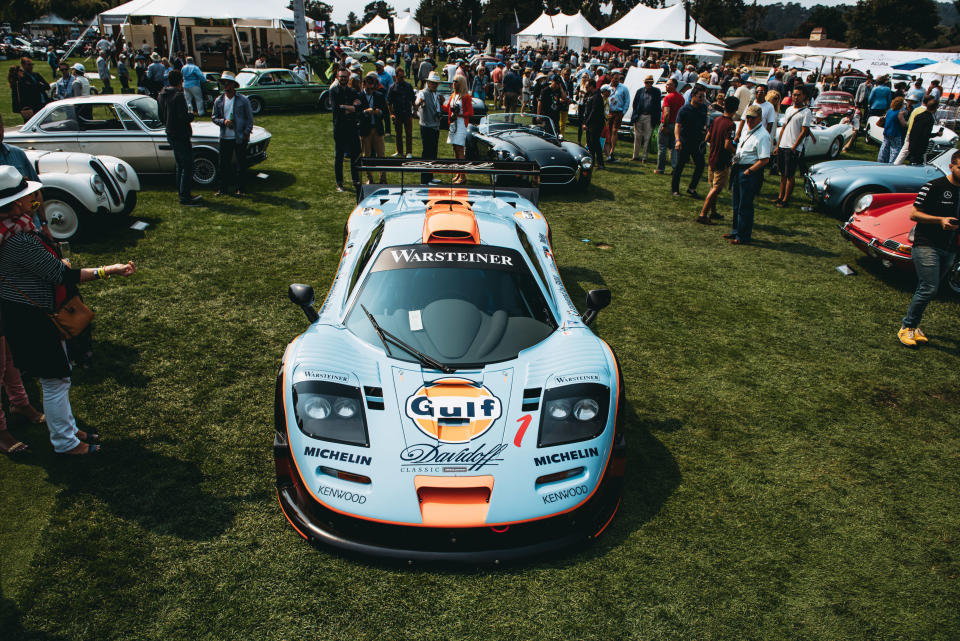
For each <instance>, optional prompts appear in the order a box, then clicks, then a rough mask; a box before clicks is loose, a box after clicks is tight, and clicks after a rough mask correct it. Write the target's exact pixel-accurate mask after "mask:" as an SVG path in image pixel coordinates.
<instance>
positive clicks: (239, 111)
mask: <svg viewBox="0 0 960 641" xmlns="http://www.w3.org/2000/svg"><path fill="white" fill-rule="evenodd" d="M220 84H221V85H222V86H223V93H222V94H220V96H218V97H217V99H216V100H215V101H214V103H213V124H215V125H217V126H219V127H220V166H219V169H218V171H217V173H218V176H219V183H220V184H219V187H218V188H217V193H216V194H214V195H216V196H222V195H224V194H226V193H228V192H229V191H230V190H235V191H234V194H235V195H237V196H242V195H243V174H244V172H245V171H246V169H247V143H248V142H249V141H250V132H251V131H253V109H251V108H250V100H248V99H247V97H246V96H244V95H243V94H239V93H237V87H239V86H240V85H239V84H238V83H237V78H236V77H235V76H234V75H233V73H232V72H230V71H224V72H223V73H222V74H221V75H220Z"/></svg>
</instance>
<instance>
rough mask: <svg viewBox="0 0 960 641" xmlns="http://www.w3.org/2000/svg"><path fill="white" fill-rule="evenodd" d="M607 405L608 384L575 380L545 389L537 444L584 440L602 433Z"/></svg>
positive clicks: (608, 404)
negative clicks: (576, 382)
mask: <svg viewBox="0 0 960 641" xmlns="http://www.w3.org/2000/svg"><path fill="white" fill-rule="evenodd" d="M609 409H610V388H608V387H607V386H606V385H600V384H599V383H578V384H576V385H565V386H563V387H555V388H553V389H548V390H547V391H546V392H545V393H544V395H543V412H541V414H540V435H539V438H538V439H537V447H549V446H553V445H563V444H564V443H574V442H576V441H586V440H589V439H592V438H596V437H598V436H600V434H602V433H603V430H604V429H605V428H606V426H607V411H608V410H609Z"/></svg>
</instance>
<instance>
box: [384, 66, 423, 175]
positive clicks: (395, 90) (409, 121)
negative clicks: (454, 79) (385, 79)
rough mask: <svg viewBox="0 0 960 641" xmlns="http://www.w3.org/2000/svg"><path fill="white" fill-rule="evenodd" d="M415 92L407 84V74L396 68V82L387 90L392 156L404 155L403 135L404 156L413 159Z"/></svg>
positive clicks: (400, 68)
mask: <svg viewBox="0 0 960 641" xmlns="http://www.w3.org/2000/svg"><path fill="white" fill-rule="evenodd" d="M415 99H416V92H415V91H414V89H413V86H412V85H411V84H410V83H409V82H407V73H406V71H404V70H403V68H402V67H397V77H396V80H395V81H394V83H393V84H392V85H390V88H389V89H388V90H387V105H388V106H389V107H390V114H391V115H392V117H393V125H394V127H393V128H394V131H395V132H396V142H397V153H395V154H394V156H403V155H404V152H403V150H404V145H403V143H404V134H406V143H407V145H406V150H407V152H406V156H407V158H413V101H414V100H415Z"/></svg>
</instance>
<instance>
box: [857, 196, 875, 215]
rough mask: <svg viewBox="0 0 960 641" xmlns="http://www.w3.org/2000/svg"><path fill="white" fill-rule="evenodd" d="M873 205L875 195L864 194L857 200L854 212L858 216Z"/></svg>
mask: <svg viewBox="0 0 960 641" xmlns="http://www.w3.org/2000/svg"><path fill="white" fill-rule="evenodd" d="M872 204H873V194H864V195H863V196H860V198H858V199H857V204H855V205H854V206H853V212H854V213H856V214H860V213H863V212H864V211H866V210H867V208H868V207H869V206H870V205H872Z"/></svg>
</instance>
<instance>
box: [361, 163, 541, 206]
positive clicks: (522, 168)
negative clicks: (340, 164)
mask: <svg viewBox="0 0 960 641" xmlns="http://www.w3.org/2000/svg"><path fill="white" fill-rule="evenodd" d="M357 171H358V172H360V173H361V174H362V173H363V172H370V173H374V172H376V173H379V172H397V173H399V174H400V184H387V185H383V184H373V185H358V186H357V202H358V203H359V202H360V201H362V200H363V199H364V198H366V197H367V196H369V195H370V194H372V193H373V192H375V191H377V190H378V189H383V188H385V187H394V188H396V187H399V188H400V190H401V192H402V191H403V190H404V189H422V188H425V187H432V186H431V185H421V184H420V181H419V179H416V180H411V181H410V182H409V183H407V182H406V181H404V176H405V174H411V173H413V174H482V175H486V176H490V187H489V188H487V187H478V186H474V185H458V186H457V187H458V188H460V189H472V190H474V191H478V190H482V191H486V190H489V191H491V192H492V195H493V196H494V197H496V195H497V189H498V187H497V181H496V179H497V177H498V176H507V177H529V178H538V177H539V176H540V169H539V168H538V167H537V164H536V163H532V162H517V161H514V160H457V159H456V158H444V159H428V158H361V159H360V160H359V161H358V162H357ZM499 189H501V190H503V191H510V192H514V193H516V194H517V195H519V196H521V197H523V198H526V199H527V200H529V201H530V202H532V203H533V204H534V205H536V204H537V203H539V201H540V189H539V188H538V187H505V186H502V185H501V186H500V187H499Z"/></svg>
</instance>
